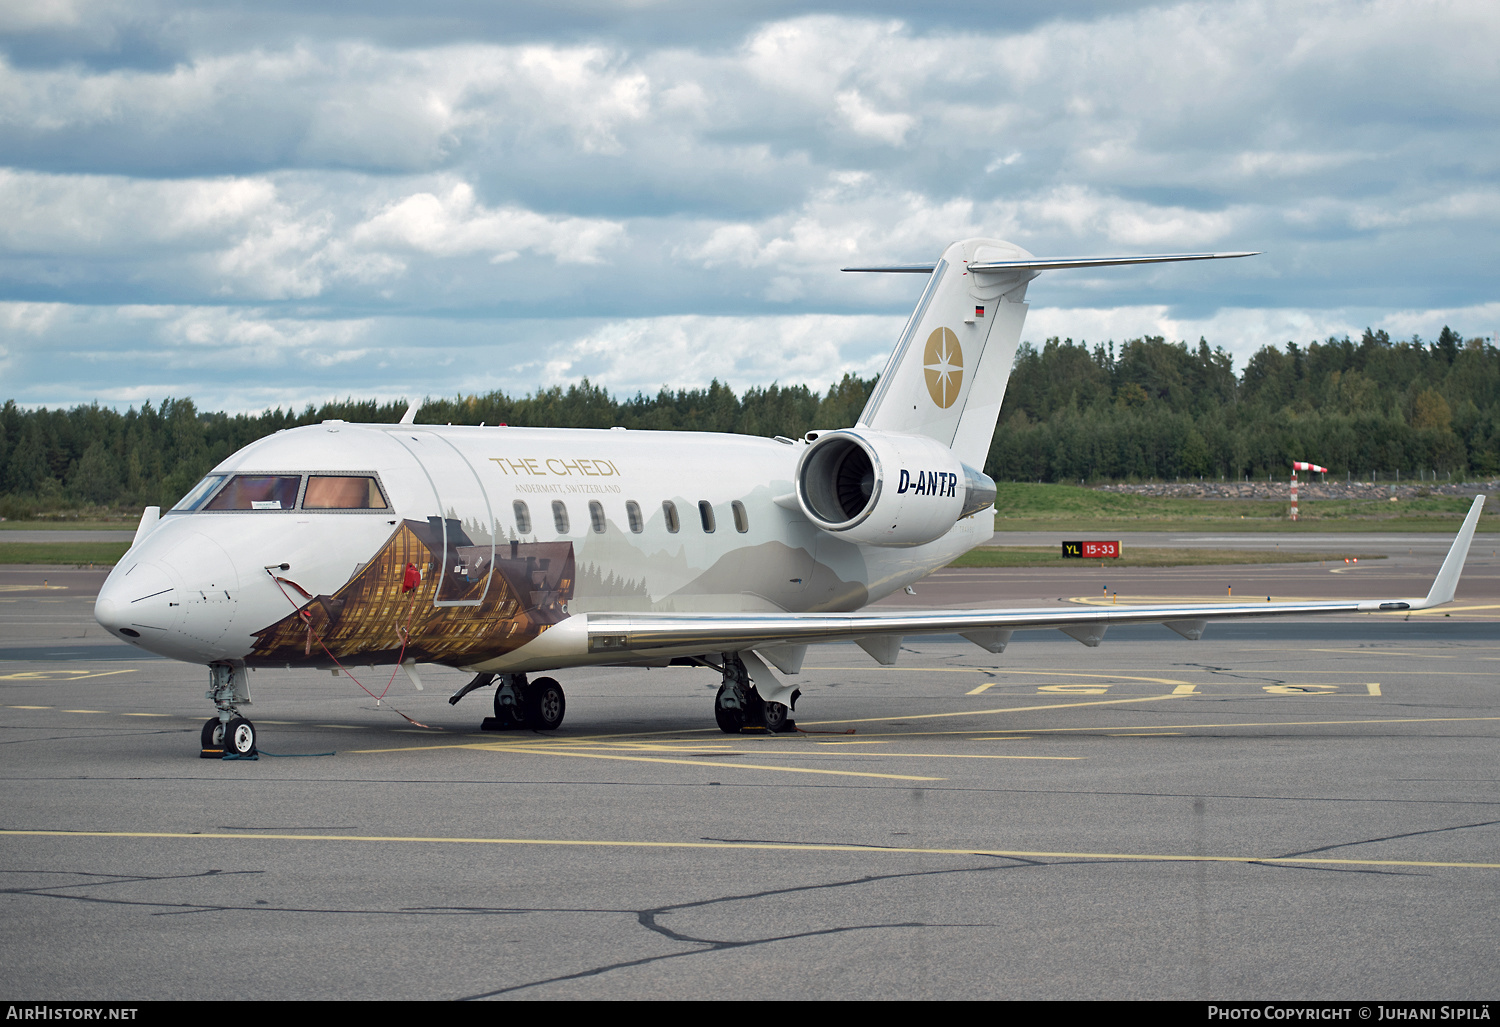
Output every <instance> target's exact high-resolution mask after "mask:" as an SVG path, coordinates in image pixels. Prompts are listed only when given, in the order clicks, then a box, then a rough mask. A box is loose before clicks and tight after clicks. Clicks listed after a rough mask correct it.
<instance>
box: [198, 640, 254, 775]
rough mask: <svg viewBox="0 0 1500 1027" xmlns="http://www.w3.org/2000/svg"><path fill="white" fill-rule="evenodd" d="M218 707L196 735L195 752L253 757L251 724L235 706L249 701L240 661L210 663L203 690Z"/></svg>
mask: <svg viewBox="0 0 1500 1027" xmlns="http://www.w3.org/2000/svg"><path fill="white" fill-rule="evenodd" d="M204 695H205V698H207V699H209V700H210V701H211V702H212V703H213V704H214V706H216V707H217V708H218V710H219V715H218V716H217V717H210V718H209V719H208V721H207V723H205V724H204V725H203V731H202V733H201V735H200V740H201V742H202V746H201V748H200V751H199V753H198V755H199V756H200V757H202V758H203V759H206V760H219V759H256V758H257V757H256V749H255V725H254V724H252V723H250V721H249V720H247V719H245V718H244V717H242V716H240V712H239V707H240V706H249V705H250V683H249V681H247V680H246V677H245V665H244V664H243V663H210V664H209V665H208V691H207V692H206V693H204Z"/></svg>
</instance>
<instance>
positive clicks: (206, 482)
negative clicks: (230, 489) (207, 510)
mask: <svg viewBox="0 0 1500 1027" xmlns="http://www.w3.org/2000/svg"><path fill="white" fill-rule="evenodd" d="M223 480H224V475H222V474H210V475H209V476H208V477H207V478H204V479H203V480H202V481H200V482H199V483H198V484H196V485H194V486H193V487H192V489H191V490H189V492H188V494H187V495H185V496H183V497H182V498H181V499H179V500H178V501H177V505H176V506H174V507H172V509H171V511H170V512H171V513H186V512H187V511H189V510H196V509H198V507H200V506H202V505H203V501H204V500H205V499H207V498H208V497H209V496H210V495H212V494H213V491H214V489H216V488H218V487H219V483H220V482H221V481H223Z"/></svg>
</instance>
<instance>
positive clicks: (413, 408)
mask: <svg viewBox="0 0 1500 1027" xmlns="http://www.w3.org/2000/svg"><path fill="white" fill-rule="evenodd" d="M421 409H422V401H421V400H420V399H414V400H412V401H411V403H410V404H408V405H407V407H406V413H404V414H402V415H401V423H402V424H416V423H417V411H418V410H421Z"/></svg>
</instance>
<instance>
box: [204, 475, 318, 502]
mask: <svg viewBox="0 0 1500 1027" xmlns="http://www.w3.org/2000/svg"><path fill="white" fill-rule="evenodd" d="M301 484H302V476H301V475H300V474H236V475H235V476H234V477H233V478H230V479H229V484H227V485H225V486H224V488H223V489H222V490H221V491H220V492H219V494H218V495H217V496H214V498H213V499H212V500H210V501H209V503H208V505H207V506H205V507H204V508H203V509H205V510H292V509H295V508H296V506H297V489H298V487H299V486H301Z"/></svg>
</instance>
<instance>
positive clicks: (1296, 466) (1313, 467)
mask: <svg viewBox="0 0 1500 1027" xmlns="http://www.w3.org/2000/svg"><path fill="white" fill-rule="evenodd" d="M1298 471H1311V472H1313V473H1314V474H1327V473H1328V468H1326V467H1319V466H1318V465H1317V464H1310V463H1308V462H1307V461H1306V460H1293V461H1292V513H1291V517H1292V520H1294V521H1295V520H1296V519H1297V472H1298Z"/></svg>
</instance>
